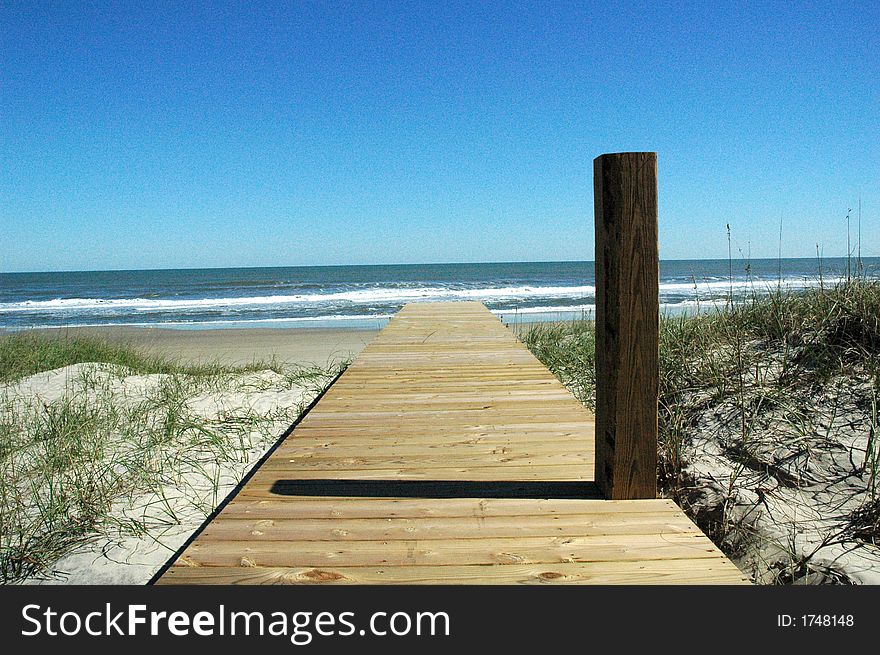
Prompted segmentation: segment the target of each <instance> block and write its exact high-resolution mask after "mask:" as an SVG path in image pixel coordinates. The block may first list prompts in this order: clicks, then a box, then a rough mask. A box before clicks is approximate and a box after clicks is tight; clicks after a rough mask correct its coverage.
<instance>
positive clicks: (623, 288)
mask: <svg viewBox="0 0 880 655" xmlns="http://www.w3.org/2000/svg"><path fill="white" fill-rule="evenodd" d="M593 184H594V202H595V220H596V429H597V435H598V439H597V442H596V464H595V466H596V471H595V479H596V482H597V484H598V485H599V487H600V488H601V489H602V491H603V492H604V493H605V496H606V497H607V498H619V499H625V498H654V497H655V496H656V495H657V391H658V383H659V372H658V365H659V356H658V343H659V341H658V339H659V299H658V293H659V287H658V284H659V259H658V248H657V154H656V153H653V152H624V153H618V154H609V155H602V156H601V157H597V158H596V160H595V161H594V162H593Z"/></svg>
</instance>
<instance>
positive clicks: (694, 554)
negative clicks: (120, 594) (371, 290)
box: [158, 303, 742, 584]
mask: <svg viewBox="0 0 880 655" xmlns="http://www.w3.org/2000/svg"><path fill="white" fill-rule="evenodd" d="M594 425H595V422H594V418H593V416H592V415H591V414H590V413H589V412H588V411H587V410H586V409H585V408H584V407H583V406H582V405H581V404H580V403H579V402H577V401H576V400H575V399H574V398H573V397H572V396H571V395H570V394H569V393H568V391H567V390H566V389H565V388H564V387H563V386H562V385H561V384H560V383H559V381H558V380H556V378H555V377H553V375H552V374H551V373H550V372H549V371H548V370H547V369H546V368H545V367H544V366H543V365H541V364H540V362H538V361H537V360H536V359H535V358H534V357H533V356H532V355H531V353H529V352H528V351H527V350H526V349H525V348H524V347H523V346H522V344H520V343H519V342H518V341H517V340H516V338H515V337H514V336H513V335H512V334H511V333H510V332H509V331H508V330H506V329H505V328H504V327H503V326H502V325H501V324H500V323H499V322H498V320H497V319H495V318H494V317H493V316H492V315H491V314H490V313H489V312H488V311H487V310H486V309H485V308H484V307H483V306H482V305H479V304H477V303H444V304H424V305H418V304H416V305H407V306H406V307H405V308H404V309H403V310H402V311H401V312H400V313H399V314H398V315H397V316H396V317H395V318H394V319H392V321H391V322H390V323H389V325H388V327H386V328H385V330H383V331H382V332H381V333H380V334H379V336H378V337H377V338H376V340H375V341H374V342H373V343H372V344H370V345H369V346H368V347H367V348H366V349H365V350H364V351H363V353H362V354H361V356H360V357H358V359H357V360H356V361H355V362H354V363H353V364H352V365H351V366H350V368H349V369H348V370H347V371H346V372H345V373H344V374H343V375H342V376H341V377H340V378H339V380H338V381H337V382H336V383H335V384H334V386H333V387H332V388H331V389H330V390H329V391H328V392H327V393H326V394H325V395H324V397H323V398H322V400H321V401H320V402H319V403H318V404H317V406H316V407H314V408H313V409H312V411H311V412H310V413H309V414H308V415H307V416H306V417H304V419H303V420H302V422H301V423H300V424H299V425H298V426H297V427H296V429H295V430H294V431H293V432H292V433H291V434H290V435H289V436H288V437H287V438H286V440H285V441H284V443H282V444H280V445H279V447H278V448H277V449H275V450H274V451H273V453H272V455H271V456H270V457H269V458H268V459H267V460H266V462H264V464H263V465H262V466H261V468H260V469H259V470H258V471H256V472H254V474H253V475H252V476H251V478H250V479H249V481H248V482H247V484H245V485H244V486H243V487H242V488H241V489H240V490H239V492H238V493H237V495H236V496H235V497H234V498H233V499H232V500H231V501H230V502H229V503H228V504H227V505H226V506H225V507H224V509H223V510H222V511H221V512H220V513H219V514H218V516H216V517H215V518H214V520H213V521H211V522H209V523H208V524H207V525H206V526H205V527H204V528H203V530H202V531H201V532H200V533H199V534H198V536H197V538H196V539H195V540H194V541H193V542H192V543H191V544H189V546H188V547H187V548H186V549H185V550H184V551H183V552H182V553H180V556H179V557H176V558H175V559H174V565H173V566H171V567H170V568H169V569H168V570H167V571H166V572H165V573H164V574H163V575H162V576H161V578H160V579H159V581H158V582H159V583H160V584H231V583H232V584H352V583H356V584H519V583H524V584H555V583H560V584H588V583H604V584H609V583H623V584H630V583H637V582H640V583H645V584H660V583H664V584H667V583H688V582H690V583H708V582H724V583H737V582H741V581H742V576H741V574H740V573H739V571H738V570H737V569H736V567H735V566H733V564H731V563H730V562H729V561H728V560H727V559H726V558H725V557H724V556H723V555H722V553H721V552H720V551H719V550H718V549H717V548H715V546H713V545H712V543H711V542H710V541H709V540H708V539H706V537H705V536H704V535H703V534H702V533H701V532H700V531H699V529H698V528H697V527H696V526H695V525H694V524H693V523H692V522H691V521H690V520H689V519H688V518H687V517H686V516H685V515H684V513H683V512H682V511H681V510H680V509H679V508H678V507H677V506H676V505H675V503H673V502H672V501H670V500H660V499H650V500H628V501H615V500H604V499H602V497H601V495H600V494H599V490H598V488H597V487H596V485H595V484H594V483H593V462H594V443H593V442H594Z"/></svg>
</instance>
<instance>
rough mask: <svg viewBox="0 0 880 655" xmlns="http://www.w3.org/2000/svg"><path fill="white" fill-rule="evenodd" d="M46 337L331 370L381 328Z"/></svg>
mask: <svg viewBox="0 0 880 655" xmlns="http://www.w3.org/2000/svg"><path fill="white" fill-rule="evenodd" d="M40 333H41V334H46V335H52V336H63V335H69V336H77V335H90V336H98V337H101V338H104V339H109V340H111V341H114V342H118V343H123V344H126V345H130V346H134V347H135V348H143V349H145V350H146V351H147V352H149V353H150V354H154V355H161V356H165V357H170V358H172V359H176V360H179V361H182V362H186V363H206V362H215V361H216V362H220V363H222V364H228V365H243V364H249V363H251V362H254V361H270V360H272V359H275V360H277V361H278V362H280V363H289V364H300V365H305V364H314V365H318V366H327V365H330V364H333V363H337V362H340V361H344V360H347V359H349V358H351V357H354V356H355V355H357V354H358V353H359V352H360V351H361V350H363V348H364V346H366V345H367V344H368V343H369V342H370V341H371V340H372V339H373V337H375V336H376V334H378V330H351V329H347V330H340V329H274V328H250V329H248V328H245V329H229V330H219V329H218V330H178V329H169V328H142V327H82V328H63V329H62V328H59V329H55V328H52V329H46V330H40Z"/></svg>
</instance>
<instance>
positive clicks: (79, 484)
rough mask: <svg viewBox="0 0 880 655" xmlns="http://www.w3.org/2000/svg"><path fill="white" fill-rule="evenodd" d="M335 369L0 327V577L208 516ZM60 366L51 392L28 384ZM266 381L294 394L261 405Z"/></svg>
mask: <svg viewBox="0 0 880 655" xmlns="http://www.w3.org/2000/svg"><path fill="white" fill-rule="evenodd" d="M65 367H66V368H65ZM339 368H341V366H340V367H339ZM339 368H333V369H329V368H328V369H324V368H318V367H305V368H304V367H294V366H287V365H284V364H280V363H278V362H276V361H268V362H260V361H254V362H252V363H250V364H248V365H245V366H226V365H222V364H220V363H209V364H197V365H192V364H183V363H179V362H176V361H173V360H169V359H166V358H162V357H157V356H154V355H148V354H146V353H144V352H143V351H141V350H138V349H136V348H133V347H130V346H126V345H120V344H116V343H110V342H108V341H104V340H101V339H97V338H89V337H73V338H66V337H60V338H58V337H45V336H42V335H41V334H39V333H36V332H23V333H14V334H9V335H5V336H2V337H0V582H3V583H11V582H17V581H21V580H25V579H28V578H33V577H35V576H36V577H40V576H51V575H52V574H53V573H54V571H53V568H52V567H53V563H55V562H56V561H57V560H58V559H59V558H61V557H63V556H64V555H66V554H68V553H70V552H71V551H73V550H74V549H76V548H77V547H79V546H81V545H84V544H88V543H89V542H91V541H94V540H95V539H96V538H98V537H101V536H107V535H111V536H115V537H116V538H120V539H121V538H124V537H126V536H128V537H131V536H135V537H143V538H147V539H157V538H160V536H161V534H162V532H163V530H164V529H166V528H169V527H171V526H175V525H177V524H179V523H181V521H182V520H183V518H182V516H181V514H186V515H187V516H188V517H190V518H191V516H192V514H193V512H195V515H196V516H201V517H204V516H207V515H208V514H210V512H211V511H213V509H214V507H216V505H217V503H219V502H220V501H221V500H222V499H223V497H224V496H225V494H226V491H224V490H225V489H228V488H229V485H230V484H234V482H235V480H234V479H232V480H231V482H230V479H231V478H240V477H241V475H243V474H244V473H245V472H246V470H247V468H248V467H249V465H251V464H252V463H253V461H255V459H256V458H258V457H259V455H260V454H261V453H262V452H263V451H264V450H265V449H266V448H268V447H269V446H270V445H271V444H272V443H273V442H274V441H275V440H276V439H277V438H278V437H279V436H280V434H282V433H283V432H284V430H285V429H286V428H287V427H288V426H289V425H290V424H292V423H293V422H294V421H295V420H296V419H297V418H298V416H299V415H300V413H301V412H302V411H303V409H304V407H305V406H306V405H307V404H308V402H309V401H310V400H311V398H313V397H314V396H316V395H317V394H318V393H320V391H321V390H323V389H324V388H325V387H326V385H327V384H329V383H330V381H332V379H333V377H334V376H335V375H336V374H337V373H338V370H339ZM59 369H60V370H61V371H63V372H64V374H63V375H64V376H65V377H64V378H63V379H62V380H61V381H60V382H59V383H58V384H60V385H61V386H62V387H63V388H62V389H60V390H57V389H56V391H55V393H53V394H49V395H50V396H51V397H48V396H47V397H44V396H43V395H41V394H36V395H35V394H34V393H33V392H32V390H31V389H30V388H29V387H27V384H28V383H29V380H32V379H33V378H31V377H30V376H35V375H37V374H40V373H43V372H47V371H53V372H57V371H59ZM47 375H48V376H52V375H55V373H49V374H47ZM59 375H60V374H59ZM37 377H41V376H37ZM46 379H49V378H48V377H47V378H46ZM23 385H24V386H23ZM50 386H51V385H50ZM56 386H57V385H56ZM299 391H302V397H301V399H300V395H299V393H298V392H299ZM265 392H269V393H272V394H275V396H273V398H274V397H277V398H281V399H284V398H287V397H291V398H296V401H295V402H292V403H291V404H285V403H281V404H278V403H276V404H275V405H272V406H267V405H265V403H264V404H263V405H260V404H259V403H258V402H257V400H259V399H260V398H261V396H260V394H261V393H265ZM285 394H287V395H285ZM291 394H293V395H291ZM171 495H173V498H172V497H171ZM157 535H159V537H157ZM169 554H170V553H169Z"/></svg>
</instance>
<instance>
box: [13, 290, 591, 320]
mask: <svg viewBox="0 0 880 655" xmlns="http://www.w3.org/2000/svg"><path fill="white" fill-rule="evenodd" d="M595 291H596V288H595V287H594V286H592V285H584V286H569V287H562V286H552V287H540V286H534V287H533V286H519V287H491V288H473V289H454V288H448V287H413V288H389V287H378V288H370V289H357V290H351V291H337V292H330V293H308V294H292V295H272V296H249V297H225V298H110V299H106V298H56V299H53V300H25V301H22V302H12V303H0V313H2V312H7V313H11V312H39V311H59V310H60V311H74V310H93V309H98V310H102V309H128V310H133V311H173V310H178V311H179V310H187V309H212V308H222V307H254V306H269V305H271V306H280V305H303V304H330V303H351V304H375V303H382V304H391V303H403V302H411V301H414V300H454V299H462V300H483V301H487V302H491V301H492V300H496V301H503V300H509V299H515V298H540V297H578V296H584V295H592V294H595Z"/></svg>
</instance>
